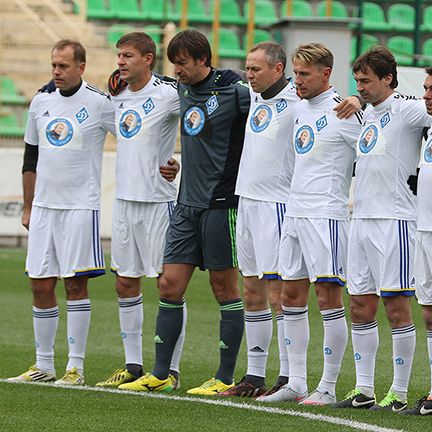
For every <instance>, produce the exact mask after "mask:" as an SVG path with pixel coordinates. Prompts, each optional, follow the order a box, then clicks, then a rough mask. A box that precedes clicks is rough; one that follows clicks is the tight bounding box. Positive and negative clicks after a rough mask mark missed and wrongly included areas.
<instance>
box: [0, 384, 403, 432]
mask: <svg viewBox="0 0 432 432" xmlns="http://www.w3.org/2000/svg"><path fill="white" fill-rule="evenodd" d="M0 382H2V383H7V384H20V385H21V384H27V385H36V386H42V387H53V388H62V389H67V390H78V391H80V390H81V391H92V392H99V393H114V394H121V395H128V396H140V397H148V398H153V399H165V400H175V401H180V402H181V401H185V402H193V403H201V404H207V405H217V406H224V407H228V408H238V409H242V410H247V411H259V412H265V413H268V414H279V415H286V416H292V417H303V418H305V419H307V420H315V421H320V422H326V423H331V424H334V425H338V426H347V427H350V428H352V429H357V430H363V431H373V432H404V431H403V429H389V428H385V427H381V426H378V425H375V424H371V423H363V422H358V421H355V420H348V419H344V418H340V417H333V416H328V415H324V414H313V413H310V412H304V411H295V410H291V409H282V408H275V407H267V406H261V405H253V404H250V403H247V402H241V403H239V402H231V401H226V400H220V399H204V398H200V397H191V396H175V395H172V394H170V395H164V394H161V393H145V392H133V391H125V390H117V389H107V388H103V387H90V386H61V385H55V384H52V383H38V382H10V381H7V380H6V379H0Z"/></svg>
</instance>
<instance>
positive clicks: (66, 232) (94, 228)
mask: <svg viewBox="0 0 432 432" xmlns="http://www.w3.org/2000/svg"><path fill="white" fill-rule="evenodd" d="M26 272H27V274H28V275H29V276H30V277H31V278H34V279H42V278H47V277H63V278H68V277H73V276H89V277H95V276H100V275H102V274H104V273H105V262H104V256H103V251H102V246H101V242H100V236H99V211H98V210H59V209H50V208H45V207H37V206H33V208H32V211H31V217H30V229H29V237H28V251H27V261H26Z"/></svg>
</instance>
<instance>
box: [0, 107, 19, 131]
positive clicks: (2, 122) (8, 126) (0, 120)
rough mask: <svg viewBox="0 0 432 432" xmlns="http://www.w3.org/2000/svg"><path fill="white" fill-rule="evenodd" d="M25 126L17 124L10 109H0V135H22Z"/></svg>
mask: <svg viewBox="0 0 432 432" xmlns="http://www.w3.org/2000/svg"><path fill="white" fill-rule="evenodd" d="M24 132H25V128H24V127H21V126H19V125H18V120H17V118H16V115H15V114H14V113H13V112H12V111H2V110H0V135H3V136H10V137H23V136H24Z"/></svg>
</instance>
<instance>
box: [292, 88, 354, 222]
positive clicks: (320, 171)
mask: <svg viewBox="0 0 432 432" xmlns="http://www.w3.org/2000/svg"><path fill="white" fill-rule="evenodd" d="M341 101H342V98H341V97H340V96H339V94H338V93H337V92H336V91H335V90H334V89H333V88H330V89H329V90H327V91H325V92H323V93H321V94H319V95H318V96H315V97H313V98H311V99H307V100H306V99H305V100H302V101H301V102H300V103H299V104H298V106H297V116H296V118H295V122H294V131H293V137H294V150H295V164H294V175H293V179H292V181H291V192H290V197H289V200H288V205H287V209H286V215H289V216H294V217H307V218H328V219H337V220H345V219H348V218H349V209H348V198H349V188H350V184H351V179H352V171H353V164H354V160H355V144H356V141H357V139H358V135H359V133H360V130H361V121H362V114H361V113H360V112H358V113H355V114H353V115H352V116H351V117H350V118H349V119H343V120H341V119H338V118H337V116H336V112H335V111H334V110H333V108H334V107H335V106H336V105H337V104H338V103H339V102H341Z"/></svg>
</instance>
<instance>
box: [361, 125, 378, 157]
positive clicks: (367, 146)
mask: <svg viewBox="0 0 432 432" xmlns="http://www.w3.org/2000/svg"><path fill="white" fill-rule="evenodd" d="M377 139H378V129H377V127H376V126H375V125H370V126H368V127H367V128H366V129H365V130H364V131H363V133H362V134H361V135H360V139H359V149H360V151H361V152H362V153H364V154H367V153H369V152H370V151H371V150H372V149H373V148H374V147H375V144H376V142H377Z"/></svg>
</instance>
